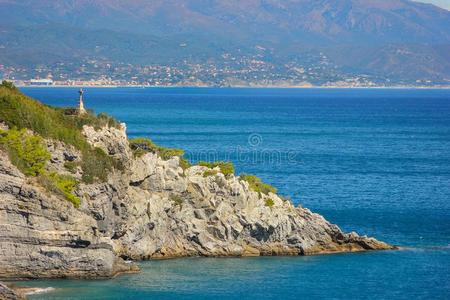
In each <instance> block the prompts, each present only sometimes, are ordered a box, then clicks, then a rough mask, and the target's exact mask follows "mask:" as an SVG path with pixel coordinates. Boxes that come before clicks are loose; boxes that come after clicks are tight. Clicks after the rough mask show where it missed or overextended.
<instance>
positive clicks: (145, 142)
mask: <svg viewBox="0 0 450 300" xmlns="http://www.w3.org/2000/svg"><path fill="white" fill-rule="evenodd" d="M130 147H131V150H132V151H133V154H134V155H135V156H136V157H140V156H142V155H144V154H145V153H147V152H151V153H156V154H158V155H159V156H160V157H161V158H162V159H164V160H168V159H171V158H172V157H174V156H179V157H180V158H181V157H182V156H183V155H184V151H183V150H181V149H176V148H165V147H161V146H158V145H156V144H155V143H153V141H152V140H150V139H147V138H135V139H132V140H130ZM186 162H187V161H186ZM186 162H185V163H186Z"/></svg>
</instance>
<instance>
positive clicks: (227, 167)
mask: <svg viewBox="0 0 450 300" xmlns="http://www.w3.org/2000/svg"><path fill="white" fill-rule="evenodd" d="M198 165H199V166H203V167H208V168H210V169H214V168H216V167H219V169H220V172H221V173H222V174H223V175H225V176H227V177H228V176H230V175H232V174H234V165H233V163H232V162H230V161H215V162H206V161H199V162H198Z"/></svg>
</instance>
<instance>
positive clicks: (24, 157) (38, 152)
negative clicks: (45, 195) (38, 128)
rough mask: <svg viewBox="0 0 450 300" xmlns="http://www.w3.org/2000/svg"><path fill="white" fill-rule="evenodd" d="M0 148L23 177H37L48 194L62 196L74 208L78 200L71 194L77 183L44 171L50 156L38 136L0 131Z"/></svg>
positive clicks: (27, 132)
mask: <svg viewBox="0 0 450 300" xmlns="http://www.w3.org/2000/svg"><path fill="white" fill-rule="evenodd" d="M0 148H1V149H3V150H4V151H5V152H6V153H7V154H8V157H9V159H10V160H11V162H12V163H13V164H14V165H15V166H16V167H17V168H18V169H19V170H20V171H22V172H23V173H24V174H25V175H27V176H32V177H37V178H38V182H39V183H40V184H41V185H42V186H43V187H44V188H46V189H47V190H48V191H50V192H54V193H57V194H59V195H61V196H64V197H65V198H66V199H67V200H69V201H70V202H72V203H73V204H74V205H75V207H78V206H79V205H80V199H79V198H78V197H76V196H75V195H74V194H73V192H74V190H75V187H76V185H77V184H78V183H77V181H76V180H75V179H74V178H73V177H71V176H63V175H59V174H56V173H54V172H48V171H46V170H45V167H46V165H47V162H48V161H49V160H50V158H51V156H50V153H49V152H48V150H47V148H46V147H45V145H44V142H43V139H42V138H41V137H40V136H37V135H34V134H32V133H31V132H29V131H27V130H26V129H21V130H16V129H11V130H7V131H6V130H0Z"/></svg>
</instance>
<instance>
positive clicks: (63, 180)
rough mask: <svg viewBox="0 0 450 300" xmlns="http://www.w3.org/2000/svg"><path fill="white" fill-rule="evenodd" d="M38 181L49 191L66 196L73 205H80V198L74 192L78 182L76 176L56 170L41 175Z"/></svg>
mask: <svg viewBox="0 0 450 300" xmlns="http://www.w3.org/2000/svg"><path fill="white" fill-rule="evenodd" d="M38 181H39V183H40V184H41V185H42V186H43V187H45V188H46V189H47V190H48V191H50V192H53V193H55V194H58V195H60V196H64V197H65V198H66V199H67V200H68V201H70V202H71V203H72V204H73V206H75V207H79V206H80V203H81V200H80V198H78V197H77V196H75V195H74V194H73V193H74V191H75V188H76V186H77V184H78V182H77V181H76V180H75V178H73V177H71V176H67V175H59V174H57V173H55V172H50V173H48V172H45V173H44V174H42V175H41V176H39V178H38Z"/></svg>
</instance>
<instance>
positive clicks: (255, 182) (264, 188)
mask: <svg viewBox="0 0 450 300" xmlns="http://www.w3.org/2000/svg"><path fill="white" fill-rule="evenodd" d="M239 177H240V178H241V179H242V180H245V181H247V182H248V184H249V186H250V188H251V189H252V190H254V191H255V192H258V193H262V194H265V195H268V194H269V193H274V194H275V193H276V192H277V189H276V188H275V187H273V186H271V185H270V184H267V183H264V182H262V180H261V178H259V177H257V176H255V175H249V174H241V175H240V176H239Z"/></svg>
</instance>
